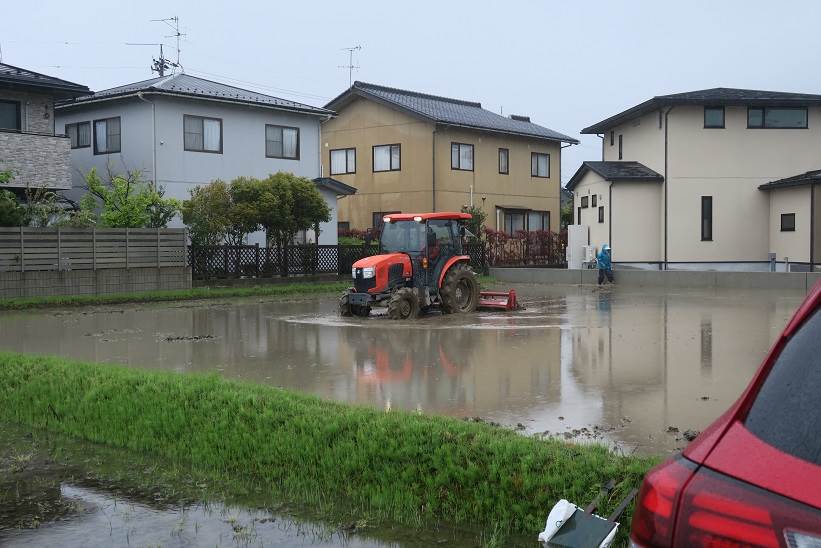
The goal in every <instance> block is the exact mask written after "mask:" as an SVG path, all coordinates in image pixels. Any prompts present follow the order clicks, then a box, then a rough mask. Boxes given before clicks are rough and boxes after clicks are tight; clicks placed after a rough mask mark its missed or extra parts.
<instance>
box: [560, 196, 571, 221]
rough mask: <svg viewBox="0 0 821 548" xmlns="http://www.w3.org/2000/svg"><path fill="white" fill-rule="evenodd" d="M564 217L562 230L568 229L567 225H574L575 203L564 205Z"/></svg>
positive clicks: (562, 218) (562, 217)
mask: <svg viewBox="0 0 821 548" xmlns="http://www.w3.org/2000/svg"><path fill="white" fill-rule="evenodd" d="M561 213H562V216H561V226H562V228H564V227H566V226H567V225H572V224H573V201H572V200H571V201H570V202H568V203H566V204H564V205H562V211H561Z"/></svg>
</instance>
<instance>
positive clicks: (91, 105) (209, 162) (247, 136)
mask: <svg viewBox="0 0 821 548" xmlns="http://www.w3.org/2000/svg"><path fill="white" fill-rule="evenodd" d="M333 114H334V113H333V112H332V111H330V110H327V109H324V108H319V107H314V106H310V105H305V104H302V103H297V102H294V101H289V100H286V99H280V98H278V97H272V96H270V95H264V94H261V93H257V92H253V91H249V90H245V89H241V88H237V87H234V86H229V85H225V84H221V83H219V82H213V81H211V80H205V79H203V78H197V77H194V76H190V75H188V74H184V73H176V74H172V75H170V76H162V77H158V78H152V79H150V80H144V81H141V82H136V83H133V84H127V85H124V86H119V87H116V88H112V89H107V90H104V91H99V92H97V93H94V94H92V95H88V96H85V97H81V98H77V99H74V100H72V101H69V102H65V103H62V104H60V105H58V106H57V107H56V124H57V128H59V131H65V134H66V135H67V136H68V137H69V138H70V140H71V165H72V172H73V173H72V186H73V196H74V197H75V198H76V197H78V195H79V194H81V189H83V187H84V185H85V181H84V178H83V175H84V174H85V173H87V172H88V171H89V170H90V169H91V168H92V167H95V168H97V170H98V171H100V172H102V173H106V172H107V171H111V172H112V173H123V172H127V171H134V170H138V171H140V172H142V174H143V176H144V177H145V178H146V179H147V180H152V181H155V182H156V183H157V184H158V185H161V186H163V187H164V188H165V190H166V195H167V196H170V197H174V198H178V199H186V198H188V197H189V190H190V189H191V188H193V187H195V186H197V185H202V184H206V183H209V182H211V181H212V180H214V179H223V180H226V181H230V180H231V179H233V178H235V177H238V176H241V175H245V176H251V177H260V178H261V177H266V176H268V175H269V174H271V173H275V172H278V171H287V172H291V173H293V174H295V175H299V176H302V177H308V178H310V179H315V180H316V181H315V182H317V185H318V188H319V190H320V192H321V193H322V195H323V196H324V197H325V199H326V201H327V202H328V205H329V207H330V208H331V211H332V218H331V220H330V221H329V222H328V223H323V224H322V225H321V227H320V237H319V243H320V244H331V245H332V244H336V243H337V218H336V210H337V208H336V201H337V196H340V195H347V194H352V193H353V192H355V189H353V188H352V187H350V186H348V185H343V184H342V183H339V182H338V181H334V182H333V183H332V182H329V180H328V179H320V178H321V176H322V173H321V170H322V164H321V161H320V150H319V143H320V122H321V121H323V120H327V119H328V118H330V117H331V116H333ZM334 183H336V184H334ZM176 222H177V223H180V221H179V220H177V221H176ZM306 239H307V240H309V241H312V235H311V234H308V235H307V237H306ZM250 240H251V242H250V243H255V242H258V243H261V240H262V236H261V234H255V235H252V236H251V238H250Z"/></svg>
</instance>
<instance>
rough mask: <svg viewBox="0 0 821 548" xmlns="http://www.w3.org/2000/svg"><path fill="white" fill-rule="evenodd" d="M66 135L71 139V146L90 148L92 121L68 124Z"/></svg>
mask: <svg viewBox="0 0 821 548" xmlns="http://www.w3.org/2000/svg"><path fill="white" fill-rule="evenodd" d="M66 135H67V136H68V138H69V141H71V148H88V147H90V146H91V122H77V123H74V124H66Z"/></svg>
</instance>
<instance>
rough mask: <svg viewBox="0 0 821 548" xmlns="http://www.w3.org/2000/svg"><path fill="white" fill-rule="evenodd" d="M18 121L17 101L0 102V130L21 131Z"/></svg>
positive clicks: (18, 107)
mask: <svg viewBox="0 0 821 548" xmlns="http://www.w3.org/2000/svg"><path fill="white" fill-rule="evenodd" d="M21 122H22V120H21V119H20V103H19V102H17V101H0V129H11V130H14V131H20V130H22V129H23V126H22V123H21Z"/></svg>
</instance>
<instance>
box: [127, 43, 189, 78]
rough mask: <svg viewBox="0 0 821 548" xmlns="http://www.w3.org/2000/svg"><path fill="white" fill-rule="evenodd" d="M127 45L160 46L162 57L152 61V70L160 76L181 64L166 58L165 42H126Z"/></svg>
mask: <svg viewBox="0 0 821 548" xmlns="http://www.w3.org/2000/svg"><path fill="white" fill-rule="evenodd" d="M125 44H126V45H127V46H160V58H159V59H153V58H152V60H151V61H152V62H151V72H156V73H157V74H159V75H160V76H165V71H167V70H169V69H174V68H176V67H179V64H177V63H175V62H173V61H171V60H170V59H166V58H165V54H163V49H162V47H163V44H160V43H157V42H126V43H125Z"/></svg>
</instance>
